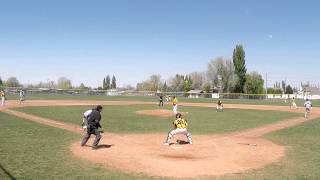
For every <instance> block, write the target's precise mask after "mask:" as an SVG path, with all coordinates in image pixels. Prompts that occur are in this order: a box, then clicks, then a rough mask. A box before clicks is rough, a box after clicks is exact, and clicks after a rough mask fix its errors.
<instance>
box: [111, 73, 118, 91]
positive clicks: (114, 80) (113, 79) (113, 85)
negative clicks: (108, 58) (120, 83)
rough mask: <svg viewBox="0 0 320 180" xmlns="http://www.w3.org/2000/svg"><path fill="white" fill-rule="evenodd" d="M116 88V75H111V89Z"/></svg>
mask: <svg viewBox="0 0 320 180" xmlns="http://www.w3.org/2000/svg"><path fill="white" fill-rule="evenodd" d="M116 88H117V80H116V77H115V76H114V75H113V76H112V83H111V89H116Z"/></svg>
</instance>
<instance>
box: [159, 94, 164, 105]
mask: <svg viewBox="0 0 320 180" xmlns="http://www.w3.org/2000/svg"><path fill="white" fill-rule="evenodd" d="M160 106H162V107H163V95H162V94H160V96H159V107H160Z"/></svg>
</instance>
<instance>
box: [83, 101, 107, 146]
mask: <svg viewBox="0 0 320 180" xmlns="http://www.w3.org/2000/svg"><path fill="white" fill-rule="evenodd" d="M101 111H102V106H101V105H98V106H97V108H96V109H93V110H92V113H91V114H90V115H89V117H88V128H87V132H86V134H85V135H84V137H83V140H82V142H81V146H85V145H86V144H87V142H88V140H89V138H90V136H91V134H94V135H95V136H96V138H95V140H94V142H93V144H92V149H97V148H98V144H99V142H100V139H101V135H100V133H101V131H99V128H101V125H100V121H101V114H100V113H101Z"/></svg>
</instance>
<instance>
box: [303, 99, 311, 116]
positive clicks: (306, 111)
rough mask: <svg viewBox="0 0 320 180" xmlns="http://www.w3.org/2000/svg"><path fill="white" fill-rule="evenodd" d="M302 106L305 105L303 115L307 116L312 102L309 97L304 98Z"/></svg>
mask: <svg viewBox="0 0 320 180" xmlns="http://www.w3.org/2000/svg"><path fill="white" fill-rule="evenodd" d="M304 107H305V112H304V117H305V118H308V114H310V112H311V109H312V103H311V101H310V100H309V99H306V102H305V103H304Z"/></svg>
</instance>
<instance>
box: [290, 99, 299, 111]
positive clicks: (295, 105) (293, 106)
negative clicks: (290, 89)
mask: <svg viewBox="0 0 320 180" xmlns="http://www.w3.org/2000/svg"><path fill="white" fill-rule="evenodd" d="M290 109H298V106H297V104H296V102H295V99H294V97H293V98H292V99H291V103H290Z"/></svg>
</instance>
